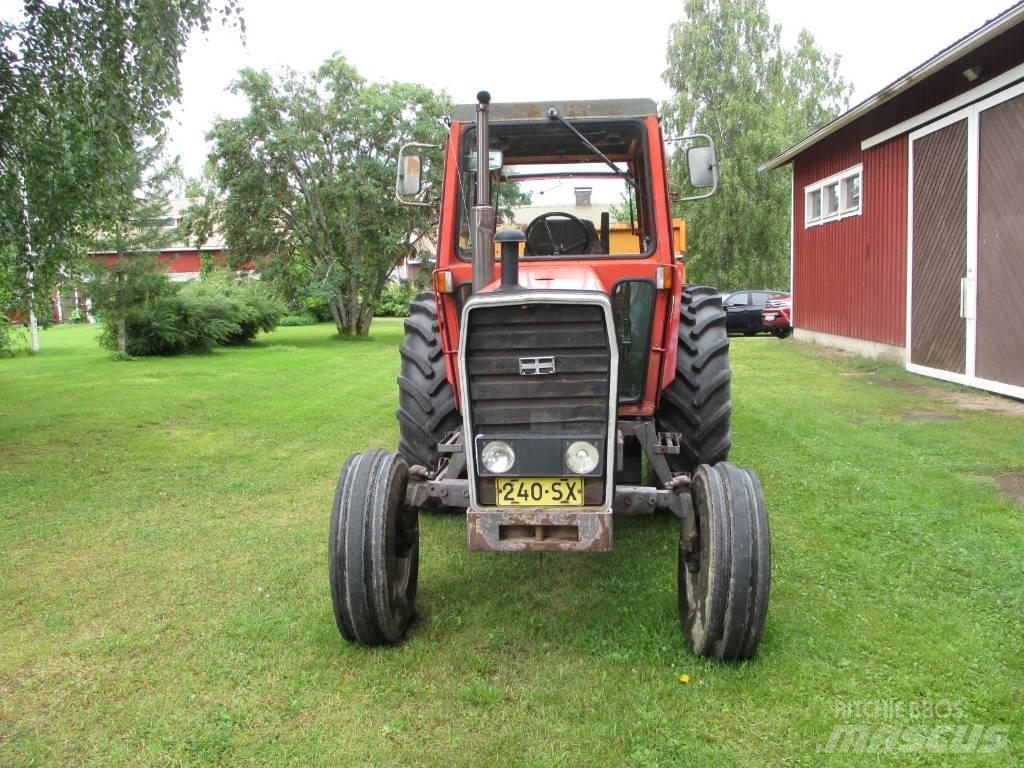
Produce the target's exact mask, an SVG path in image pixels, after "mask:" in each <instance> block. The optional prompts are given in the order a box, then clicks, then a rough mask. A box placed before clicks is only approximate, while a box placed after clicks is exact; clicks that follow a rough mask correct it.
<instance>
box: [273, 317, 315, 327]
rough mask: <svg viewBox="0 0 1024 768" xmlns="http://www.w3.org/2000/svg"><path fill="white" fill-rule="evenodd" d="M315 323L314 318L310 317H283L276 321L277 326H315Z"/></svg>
mask: <svg viewBox="0 0 1024 768" xmlns="http://www.w3.org/2000/svg"><path fill="white" fill-rule="evenodd" d="M316 323H317V319H316V318H315V317H310V316H309V315H285V316H284V317H282V318H281V319H280V320H278V321H277V324H278V325H280V326H289V325H316Z"/></svg>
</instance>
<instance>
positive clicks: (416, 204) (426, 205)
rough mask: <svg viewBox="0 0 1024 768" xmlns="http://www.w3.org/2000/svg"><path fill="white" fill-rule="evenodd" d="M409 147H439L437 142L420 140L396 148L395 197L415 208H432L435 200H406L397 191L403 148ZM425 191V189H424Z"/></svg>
mask: <svg viewBox="0 0 1024 768" xmlns="http://www.w3.org/2000/svg"><path fill="white" fill-rule="evenodd" d="M410 147H427V148H429V149H440V147H439V146H438V145H437V144H425V143H424V142H422V141H410V142H407V143H405V144H403V145H402V146H401V147H400V148H399V150H398V169H397V170H396V171H395V199H396V200H398V202H400V203H401V204H402V205H411V206H414V207H417V208H433V207H434V206H435V205H437V202H436V201H435V202H432V203H424V202H420V201H419V200H406V199H405V198H404V197H402V196H401V195H400V194H399V192H398V184H399V181H400V180H401V178H402V158H403V156H404V155H405V150H407V149H409V148H410ZM424 191H425V190H424Z"/></svg>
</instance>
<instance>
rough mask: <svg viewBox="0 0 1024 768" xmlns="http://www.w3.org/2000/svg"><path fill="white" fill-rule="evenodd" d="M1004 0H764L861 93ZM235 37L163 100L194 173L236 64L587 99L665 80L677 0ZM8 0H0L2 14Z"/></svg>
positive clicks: (515, 8)
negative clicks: (335, 60)
mask: <svg viewBox="0 0 1024 768" xmlns="http://www.w3.org/2000/svg"><path fill="white" fill-rule="evenodd" d="M1011 3H1012V0H972V2H963V0H956V1H955V2H954V1H952V0H857V1H856V2H850V1H849V0H847V1H846V2H838V1H835V2H820V1H817V0H815V1H814V2H811V1H808V0H767V6H768V10H769V13H770V14H771V16H772V19H773V20H774V21H775V22H777V23H780V24H781V25H782V28H783V34H784V37H785V39H786V41H787V43H792V42H793V41H794V40H795V38H796V35H797V33H798V32H799V31H800V29H801V28H806V29H808V30H810V32H811V33H812V34H813V35H814V37H815V38H816V40H817V42H818V45H819V46H820V47H821V48H822V49H823V50H825V51H826V52H828V53H838V54H841V55H842V74H843V76H844V77H845V78H846V79H847V80H849V81H850V82H852V83H853V85H854V87H855V93H854V99H853V102H852V103H856V102H857V101H860V100H863V99H864V98H866V97H868V96H870V95H871V94H872V93H874V92H875V91H877V90H879V89H880V88H881V87H883V86H884V85H887V84H888V83H890V82H892V81H893V80H895V79H896V78H897V77H898V76H899V75H901V74H903V73H904V72H906V71H907V70H909V69H911V68H912V67H914V66H915V65H917V64H919V63H921V62H922V61H924V60H925V59H927V58H929V57H930V56H931V55H932V54H934V53H935V52H937V51H938V50H939V49H940V48H944V47H945V46H947V45H948V44H950V43H951V42H953V41H954V40H956V39H957V38H959V37H961V36H963V35H964V34H966V33H967V32H969V31H970V30H972V29H974V28H975V27H978V26H979V25H981V24H982V23H983V22H985V21H987V20H988V19H991V18H992V17H994V16H996V15H997V14H998V13H999V12H1000V11H1002V10H1003V9H1005V8H1006V7H1008V6H1009V5H1011ZM242 4H243V6H244V8H245V18H246V27H247V33H246V43H245V45H244V46H243V44H242V43H241V41H240V40H239V37H238V34H237V32H232V31H229V30H227V29H222V28H219V27H216V28H214V29H212V30H211V31H210V33H209V34H207V35H206V36H203V35H201V34H197V35H195V36H194V37H193V38H192V40H191V42H190V44H189V49H188V52H187V53H186V56H185V60H184V62H183V65H182V77H183V83H182V84H183V89H184V95H183V99H182V103H181V104H180V105H179V107H178V108H177V109H176V110H175V124H174V125H173V126H172V131H171V135H172V142H173V144H172V149H173V151H175V152H177V153H179V154H180V155H181V156H182V160H183V163H184V166H185V170H186V172H187V173H188V174H189V175H196V174H197V173H198V172H199V171H200V170H201V168H202V165H203V162H204V161H205V155H206V145H205V140H204V134H205V133H206V131H207V130H208V128H209V127H210V124H211V122H212V120H213V118H214V116H216V115H218V114H220V115H223V116H236V115H238V114H240V113H241V112H242V111H243V110H244V103H241V101H240V100H238V99H236V98H235V97H233V96H231V95H230V94H228V93H226V92H225V88H227V86H228V84H229V83H230V82H231V81H232V79H234V77H235V74H236V73H237V72H238V70H239V69H240V68H242V67H256V68H268V69H270V70H272V71H274V70H279V69H280V68H282V67H285V66H288V67H292V68H294V69H297V70H309V69H313V68H315V67H316V66H317V65H318V64H319V63H320V62H321V61H323V60H324V59H325V58H326V57H328V56H330V55H331V54H332V53H334V52H341V53H343V54H344V55H345V56H346V57H347V58H348V59H349V61H350V62H351V63H352V64H354V65H355V67H356V68H357V69H358V70H359V72H360V73H361V74H362V75H363V76H364V77H367V78H369V79H373V80H406V81H414V82H420V83H424V84H426V85H429V86H431V87H433V88H435V89H439V90H440V89H443V90H445V91H447V92H448V94H449V95H450V96H451V97H452V98H453V99H455V101H457V102H467V101H472V100H473V96H474V94H475V93H476V92H477V91H478V90H480V89H482V88H485V89H487V90H489V91H490V92H491V93H492V95H493V97H494V99H495V101H524V100H528V101H534V100H542V99H549V98H550V99H554V98H558V99H596V98H617V97H636V96H646V97H651V98H654V99H657V100H659V101H660V100H663V99H665V98H666V97H667V96H668V95H669V94H668V90H667V89H666V87H665V84H664V83H663V82H662V79H661V73H662V72H663V71H664V69H665V50H666V46H667V40H668V31H669V26H670V25H671V24H672V23H673V22H674V21H676V20H678V19H679V18H680V17H681V16H682V7H683V3H682V2H681V0H680V1H679V2H665V1H664V0H663V1H662V2H657V1H656V0H628V2H626V3H623V4H621V5H618V4H616V3H614V2H609V3H607V4H599V3H587V4H583V3H576V2H558V1H557V0H543V1H540V0H518V1H517V2H509V3H496V2H480V1H479V0H451V2H441V3H438V2H435V3H426V2H422V0H420V1H419V2H404V1H399V0H374V1H371V2H337V1H335V2H329V1H327V0H287V2H283V1H282V0H242ZM19 6H20V3H19V2H16V1H15V0H0V9H2V14H0V15H2V16H3V18H8V19H9V18H12V17H13V16H14V15H15V14H16V12H17V8H18V7H19Z"/></svg>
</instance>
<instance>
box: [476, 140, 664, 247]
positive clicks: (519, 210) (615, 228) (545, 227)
mask: <svg viewBox="0 0 1024 768" xmlns="http://www.w3.org/2000/svg"><path fill="white" fill-rule="evenodd" d="M573 127H574V128H576V129H577V130H579V131H580V132H581V133H582V134H583V135H584V136H585V137H586V139H587V141H588V142H590V143H591V144H593V145H594V148H597V149H598V150H599V151H600V154H598V153H595V152H594V151H593V148H591V147H588V146H587V145H586V143H584V142H583V141H581V140H580V137H579V136H577V135H576V134H575V133H573V131H571V130H570V129H569V128H567V127H566V126H564V125H562V124H560V123H558V122H554V121H552V122H551V123H537V122H531V123H499V124H494V125H492V126H491V142H490V145H491V149H492V152H491V158H490V164H491V169H492V170H491V205H494V206H496V207H497V209H498V230H499V231H501V230H503V229H509V228H512V227H514V228H518V229H520V230H522V231H523V232H525V233H526V237H527V240H526V245H525V248H524V253H523V254H522V255H523V258H526V259H531V258H534V259H541V258H543V259H552V258H594V257H599V256H605V255H626V256H641V255H644V254H646V253H649V252H650V250H651V249H652V248H653V246H654V242H653V226H652V225H651V224H650V223H649V222H648V220H647V218H648V216H649V211H650V205H649V202H648V194H649V193H648V183H647V162H646V152H645V141H644V131H643V125H642V123H640V122H638V121H618V122H607V121H594V120H579V121H575V122H574V123H573ZM475 134H476V131H475V129H472V128H471V129H470V130H468V131H467V132H466V134H465V135H464V139H463V142H462V146H463V152H462V157H461V158H460V164H459V179H460V186H459V242H458V248H459V255H460V256H461V257H462V258H463V259H469V258H470V256H471V246H470V223H469V222H470V216H469V213H470V210H471V209H472V207H473V205H474V202H475V200H476V143H475V138H474V137H475ZM499 153H500V154H499ZM602 155H603V157H602ZM605 158H607V159H608V160H610V161H611V162H612V164H613V165H614V169H613V168H612V167H610V166H609V165H608V164H607V163H606V162H605Z"/></svg>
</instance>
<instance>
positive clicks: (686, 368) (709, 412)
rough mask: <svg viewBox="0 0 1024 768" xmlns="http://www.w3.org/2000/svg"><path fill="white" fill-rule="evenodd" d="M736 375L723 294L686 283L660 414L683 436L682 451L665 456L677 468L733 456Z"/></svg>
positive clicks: (661, 422) (662, 426) (664, 425)
mask: <svg viewBox="0 0 1024 768" xmlns="http://www.w3.org/2000/svg"><path fill="white" fill-rule="evenodd" d="M731 379H732V372H731V371H730V370H729V337H728V335H726V329H725V310H724V309H723V308H722V297H721V296H720V295H719V294H718V292H717V291H716V290H715V289H714V288H710V287H708V286H702V285H687V286H684V288H683V295H682V306H681V309H680V313H679V349H678V352H677V353H676V377H675V379H673V380H672V383H671V384H669V385H668V386H667V387H666V388H665V389H664V390H663V391H662V393H661V402H660V403H659V405H658V412H657V414H656V415H655V421H656V423H657V427H658V430H659V431H661V432H678V433H679V434H680V436H681V437H680V441H679V453H678V454H666V456H665V458H666V459H668V464H669V467H670V468H671V469H672V471H673V472H676V473H679V472H693V470H695V469H696V468H697V467H698V466H699V465H701V464H714V463H716V462H719V461H724V460H725V459H727V458H729V448H730V447H731V446H732V431H731V426H730V425H731V421H732V395H731V392H730V384H729V382H730V381H731Z"/></svg>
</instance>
